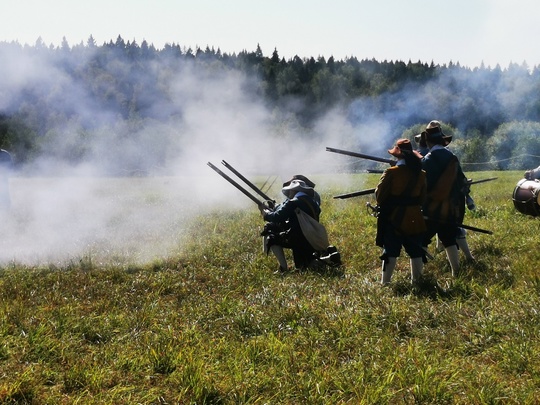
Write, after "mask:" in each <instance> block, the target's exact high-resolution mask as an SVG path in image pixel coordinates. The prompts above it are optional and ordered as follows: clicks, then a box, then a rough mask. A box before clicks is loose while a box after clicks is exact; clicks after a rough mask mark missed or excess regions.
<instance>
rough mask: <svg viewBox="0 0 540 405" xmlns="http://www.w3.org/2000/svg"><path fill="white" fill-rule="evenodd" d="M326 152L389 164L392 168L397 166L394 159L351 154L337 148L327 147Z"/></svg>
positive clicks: (356, 153)
mask: <svg viewBox="0 0 540 405" xmlns="http://www.w3.org/2000/svg"><path fill="white" fill-rule="evenodd" d="M326 151H327V152H334V153H339V154H342V155H347V156H353V157H357V158H362V159H368V160H374V161H375V162H381V163H388V164H389V165H390V166H394V165H395V164H396V161H395V160H392V159H385V158H380V157H377V156H371V155H366V154H364V153H358V152H350V151H348V150H343V149H335V148H329V147H326Z"/></svg>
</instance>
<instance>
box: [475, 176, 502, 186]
mask: <svg viewBox="0 0 540 405" xmlns="http://www.w3.org/2000/svg"><path fill="white" fill-rule="evenodd" d="M497 179H498V177H489V178H487V179H481V180H475V181H471V182H470V183H469V185H473V184H478V183H485V182H486V181H492V180H497Z"/></svg>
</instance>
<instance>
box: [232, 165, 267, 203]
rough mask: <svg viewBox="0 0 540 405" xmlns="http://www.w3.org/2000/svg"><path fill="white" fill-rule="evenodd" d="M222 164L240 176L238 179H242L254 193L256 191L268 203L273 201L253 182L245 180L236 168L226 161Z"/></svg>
mask: <svg viewBox="0 0 540 405" xmlns="http://www.w3.org/2000/svg"><path fill="white" fill-rule="evenodd" d="M221 163H222V164H223V165H224V166H225V167H226V168H227V169H229V170H230V171H231V172H233V173H234V174H235V175H236V176H238V178H240V179H241V180H242V181H243V182H244V183H246V184H247V185H248V186H249V187H250V188H251V189H252V190H253V191H255V192H256V193H257V194H259V195H260V196H261V197H262V198H264V199H265V200H267V201H270V200H272V199H271V198H270V197H268V196H267V195H266V194H264V193H263V192H262V191H261V190H260V189H259V188H258V187H257V186H256V185H255V184H253V183H252V182H251V181H249V180H248V179H247V178H245V177H244V176H243V175H242V174H241V173H240V172H239V171H238V170H236V169H235V168H234V167H232V166H231V165H230V164H228V163H227V162H226V161H224V160H222V161H221Z"/></svg>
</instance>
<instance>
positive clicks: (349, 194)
mask: <svg viewBox="0 0 540 405" xmlns="http://www.w3.org/2000/svg"><path fill="white" fill-rule="evenodd" d="M374 192H375V189H374V188H368V189H366V190H362V191H355V192H354V193H348V194H340V195H336V196H334V198H341V199H344V198H351V197H358V196H361V195H368V194H373V193H374Z"/></svg>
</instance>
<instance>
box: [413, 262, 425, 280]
mask: <svg viewBox="0 0 540 405" xmlns="http://www.w3.org/2000/svg"><path fill="white" fill-rule="evenodd" d="M423 272H424V262H423V260H422V258H421V257H415V258H411V283H413V284H414V283H417V282H418V281H420V279H421V278H422V273H423Z"/></svg>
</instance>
